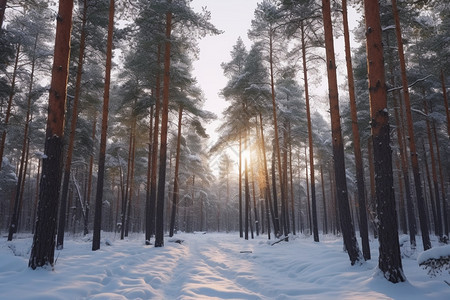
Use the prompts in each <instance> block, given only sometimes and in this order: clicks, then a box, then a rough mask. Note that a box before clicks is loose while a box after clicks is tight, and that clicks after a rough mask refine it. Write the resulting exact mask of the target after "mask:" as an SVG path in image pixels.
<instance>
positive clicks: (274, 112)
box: [269, 32, 286, 216]
mask: <svg viewBox="0 0 450 300" xmlns="http://www.w3.org/2000/svg"><path fill="white" fill-rule="evenodd" d="M272 38H273V37H272V32H271V33H270V41H269V48H270V49H269V65H270V87H271V95H272V116H273V128H274V134H275V139H274V146H275V149H274V152H275V154H276V160H277V162H278V176H279V179H280V191H281V203H285V201H286V191H285V189H284V183H283V169H282V167H281V151H280V139H279V136H278V121H277V104H276V101H275V82H274V76H275V75H274V67H273V40H272ZM272 173H273V174H275V172H274V171H272ZM272 180H274V179H272ZM274 182H276V181H274ZM273 189H274V193H275V185H274V187H273ZM274 200H275V198H274ZM275 212H277V208H276V207H275ZM275 215H276V216H278V214H277V213H276V214H275Z"/></svg>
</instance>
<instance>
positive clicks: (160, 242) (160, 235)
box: [155, 0, 172, 247]
mask: <svg viewBox="0 0 450 300" xmlns="http://www.w3.org/2000/svg"><path fill="white" fill-rule="evenodd" d="M167 3H169V4H170V3H172V1H171V0H167ZM171 33H172V12H171V11H169V12H167V14H166V42H165V50H164V84H163V103H162V104H163V105H162V120H161V144H160V152H159V178H158V194H157V203H156V224H155V225H156V226H155V247H163V246H164V198H165V189H166V164H167V131H168V121H169V87H170V48H171V42H170V39H171Z"/></svg>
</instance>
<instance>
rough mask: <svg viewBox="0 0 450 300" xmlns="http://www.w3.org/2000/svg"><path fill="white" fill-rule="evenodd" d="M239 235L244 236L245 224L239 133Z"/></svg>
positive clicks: (240, 139)
mask: <svg viewBox="0 0 450 300" xmlns="http://www.w3.org/2000/svg"><path fill="white" fill-rule="evenodd" d="M238 176H239V178H238V184H239V237H241V238H242V237H244V225H243V224H242V137H241V134H239V171H238Z"/></svg>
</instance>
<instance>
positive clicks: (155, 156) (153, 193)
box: [145, 45, 161, 245]
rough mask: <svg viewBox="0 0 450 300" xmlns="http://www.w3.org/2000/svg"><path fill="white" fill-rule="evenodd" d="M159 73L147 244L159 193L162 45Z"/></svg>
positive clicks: (153, 224)
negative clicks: (157, 192) (157, 193)
mask: <svg viewBox="0 0 450 300" xmlns="http://www.w3.org/2000/svg"><path fill="white" fill-rule="evenodd" d="M157 56H158V58H157V63H158V73H157V74H156V87H155V101H156V103H155V128H154V130H153V131H154V132H153V144H152V172H151V176H152V178H151V186H150V209H149V215H147V216H146V218H149V219H150V221H149V222H148V223H149V224H148V226H149V227H148V228H147V229H146V232H145V243H146V244H147V245H149V244H150V237H151V236H152V234H154V231H155V212H156V191H157V186H156V184H157V170H158V137H159V116H160V110H161V99H160V98H161V75H160V72H159V66H160V65H161V45H158V54H157Z"/></svg>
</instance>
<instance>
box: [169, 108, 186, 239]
mask: <svg viewBox="0 0 450 300" xmlns="http://www.w3.org/2000/svg"><path fill="white" fill-rule="evenodd" d="M182 118H183V106H181V105H180V107H179V108H178V135H177V154H176V158H175V175H174V179H173V197H172V213H171V218H170V229H169V236H170V237H172V236H173V234H174V231H175V218H176V212H177V206H178V197H179V194H178V190H179V188H178V170H179V168H180V149H181V126H182V123H181V120H182Z"/></svg>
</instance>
